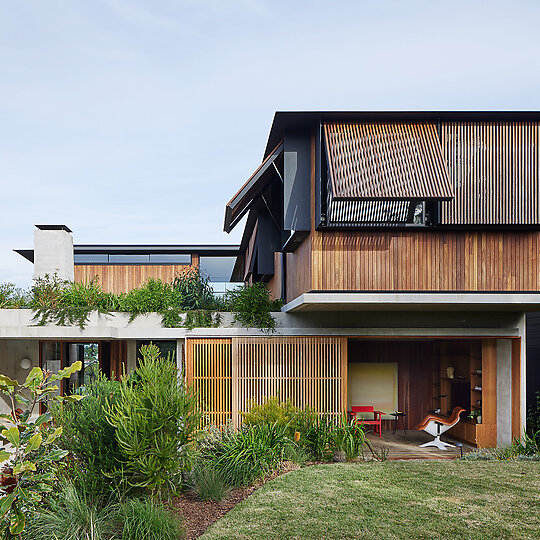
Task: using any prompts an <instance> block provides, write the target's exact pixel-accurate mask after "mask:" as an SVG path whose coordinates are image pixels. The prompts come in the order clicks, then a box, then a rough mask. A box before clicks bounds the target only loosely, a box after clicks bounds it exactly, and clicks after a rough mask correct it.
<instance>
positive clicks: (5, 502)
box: [0, 493, 17, 518]
mask: <svg viewBox="0 0 540 540" xmlns="http://www.w3.org/2000/svg"><path fill="white" fill-rule="evenodd" d="M16 498H17V494H16V493H8V494H7V495H4V496H3V497H0V518H3V517H4V516H5V515H6V513H7V512H8V510H9V509H10V508H11V505H12V504H13V501H15V499H16Z"/></svg>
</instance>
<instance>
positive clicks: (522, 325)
mask: <svg viewBox="0 0 540 540" xmlns="http://www.w3.org/2000/svg"><path fill="white" fill-rule="evenodd" d="M526 328H527V314H526V313H522V314H521V315H520V317H519V322H518V329H519V335H520V337H521V369H520V371H521V381H520V382H521V384H520V389H519V390H520V394H521V396H520V401H519V403H520V409H521V411H520V413H521V414H520V416H521V434H520V436H521V435H523V434H524V433H525V429H526V425H527V335H526Z"/></svg>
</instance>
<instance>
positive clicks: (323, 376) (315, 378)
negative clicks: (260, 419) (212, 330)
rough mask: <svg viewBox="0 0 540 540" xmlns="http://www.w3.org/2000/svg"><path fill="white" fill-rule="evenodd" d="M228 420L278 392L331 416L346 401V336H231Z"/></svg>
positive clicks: (337, 413) (238, 417)
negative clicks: (231, 407) (252, 404)
mask: <svg viewBox="0 0 540 540" xmlns="http://www.w3.org/2000/svg"><path fill="white" fill-rule="evenodd" d="M233 374H234V375H233V420H234V421H235V423H236V424H237V425H239V424H240V422H241V416H242V415H241V413H242V412H247V411H248V409H249V402H250V401H251V400H253V401H255V402H256V403H262V402H264V400H265V398H268V397H272V396H278V397H279V398H280V399H281V400H282V401H285V400H287V399H290V400H291V401H292V403H293V404H294V405H295V406H296V407H299V408H304V407H308V406H309V407H312V408H313V409H315V410H316V411H317V412H318V413H319V414H324V415H328V416H331V417H333V418H335V419H337V418H338V417H339V416H340V415H341V414H343V413H344V411H345V408H346V405H347V395H346V388H347V339H346V338H338V337H270V338H264V337H261V338H233Z"/></svg>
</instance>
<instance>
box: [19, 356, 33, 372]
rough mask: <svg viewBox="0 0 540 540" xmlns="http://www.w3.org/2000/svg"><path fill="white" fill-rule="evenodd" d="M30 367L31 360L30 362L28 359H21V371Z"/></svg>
mask: <svg viewBox="0 0 540 540" xmlns="http://www.w3.org/2000/svg"><path fill="white" fill-rule="evenodd" d="M31 367H32V360H30V358H23V359H22V360H21V368H22V369H30V368H31Z"/></svg>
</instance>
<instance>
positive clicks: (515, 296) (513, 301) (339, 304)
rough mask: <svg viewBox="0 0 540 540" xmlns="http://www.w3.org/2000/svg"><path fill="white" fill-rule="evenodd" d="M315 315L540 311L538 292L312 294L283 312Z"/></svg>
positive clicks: (303, 295) (299, 297)
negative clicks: (368, 312) (353, 312)
mask: <svg viewBox="0 0 540 540" xmlns="http://www.w3.org/2000/svg"><path fill="white" fill-rule="evenodd" d="M281 310H282V311H284V312H285V313H290V312H300V311H302V312H308V311H310V312H313V311H469V310H474V311H486V310H490V311H514V312H531V311H540V293H537V292H530V293H529V292H515V293H514V292H512V293H507V292H501V293H499V292H497V293H493V292H448V293H447V292H308V293H304V294H301V295H300V296H298V297H297V298H295V299H294V300H292V301H291V302H289V303H288V304H285V305H284V306H283V307H282V308H281Z"/></svg>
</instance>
